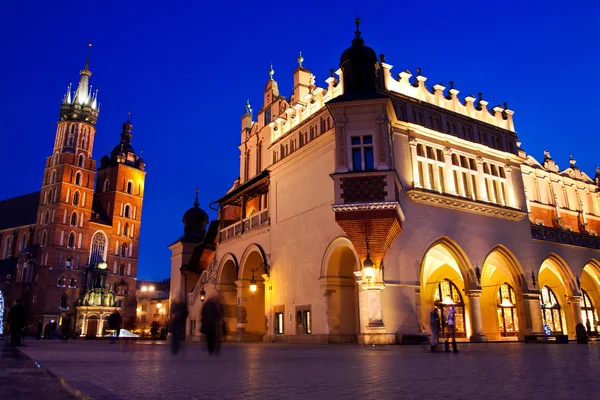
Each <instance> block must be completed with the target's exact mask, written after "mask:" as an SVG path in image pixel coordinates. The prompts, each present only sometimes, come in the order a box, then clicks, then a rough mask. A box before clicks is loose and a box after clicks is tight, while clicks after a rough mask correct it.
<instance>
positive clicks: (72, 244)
mask: <svg viewBox="0 0 600 400" xmlns="http://www.w3.org/2000/svg"><path fill="white" fill-rule="evenodd" d="M67 245H68V246H69V247H70V248H72V249H74V248H75V234H74V233H73V232H71V233H69V241H68V242H67Z"/></svg>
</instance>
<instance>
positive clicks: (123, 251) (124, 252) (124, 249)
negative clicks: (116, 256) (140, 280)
mask: <svg viewBox="0 0 600 400" xmlns="http://www.w3.org/2000/svg"><path fill="white" fill-rule="evenodd" d="M121 257H127V244H125V243H123V244H122V245H121Z"/></svg>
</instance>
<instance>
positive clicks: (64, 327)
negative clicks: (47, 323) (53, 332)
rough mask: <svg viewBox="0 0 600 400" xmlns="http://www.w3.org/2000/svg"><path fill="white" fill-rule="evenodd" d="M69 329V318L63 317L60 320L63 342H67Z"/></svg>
mask: <svg viewBox="0 0 600 400" xmlns="http://www.w3.org/2000/svg"><path fill="white" fill-rule="evenodd" d="M70 328H71V318H69V317H67V316H64V317H63V319H62V324H61V326H60V333H61V335H62V338H63V340H64V341H65V342H66V341H67V340H69V333H70V330H71V329H70Z"/></svg>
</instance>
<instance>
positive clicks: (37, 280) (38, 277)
mask: <svg viewBox="0 0 600 400" xmlns="http://www.w3.org/2000/svg"><path fill="white" fill-rule="evenodd" d="M39 282H40V274H36V275H35V283H39Z"/></svg>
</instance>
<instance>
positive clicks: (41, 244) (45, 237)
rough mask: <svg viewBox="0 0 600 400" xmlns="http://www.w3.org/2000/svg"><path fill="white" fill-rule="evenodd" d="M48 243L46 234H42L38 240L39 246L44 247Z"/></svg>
mask: <svg viewBox="0 0 600 400" xmlns="http://www.w3.org/2000/svg"><path fill="white" fill-rule="evenodd" d="M47 243H48V232H46V231H44V232H42V237H41V239H40V246H42V247H44V246H46V244H47Z"/></svg>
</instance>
